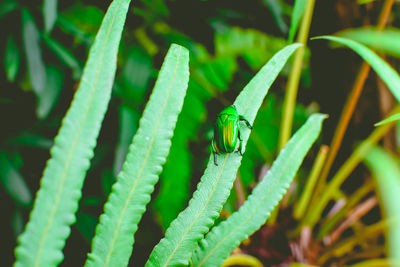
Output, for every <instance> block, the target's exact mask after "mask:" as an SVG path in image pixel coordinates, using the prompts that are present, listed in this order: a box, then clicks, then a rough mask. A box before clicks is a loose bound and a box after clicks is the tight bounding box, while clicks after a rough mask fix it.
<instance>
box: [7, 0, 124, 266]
mask: <svg viewBox="0 0 400 267" xmlns="http://www.w3.org/2000/svg"><path fill="white" fill-rule="evenodd" d="M129 2H130V1H129V0H116V1H114V2H113V3H112V4H111V5H110V8H109V10H108V12H107V14H106V16H105V18H104V20H103V22H102V25H101V27H100V30H99V32H98V34H97V37H96V40H95V42H94V44H93V46H92V48H91V49H90V52H89V59H88V61H87V64H86V67H85V70H84V73H83V76H82V80H81V82H80V86H79V88H78V90H77V92H76V94H75V97H74V100H73V101H72V104H71V107H70V109H69V110H68V112H67V114H66V116H65V117H64V120H63V123H62V126H61V128H60V131H59V133H58V135H57V137H56V138H55V144H54V146H53V148H52V149H51V151H50V153H51V159H50V160H49V161H48V162H47V166H46V169H45V171H44V174H43V178H42V180H41V187H40V189H39V191H38V193H37V197H36V200H35V203H34V207H33V210H32V212H31V215H30V220H29V222H28V224H27V227H26V229H25V232H24V233H23V234H22V235H21V236H20V237H19V239H18V247H17V249H16V252H15V253H16V259H17V262H16V264H15V266H35V267H38V266H46V267H47V266H56V265H57V264H59V263H60V262H61V261H62V259H63V254H62V249H63V247H64V245H65V240H66V238H67V237H68V236H69V234H70V225H71V224H72V223H74V222H75V215H74V214H75V212H76V210H77V208H78V201H79V199H80V197H81V188H82V184H83V180H84V178H85V174H86V171H87V169H88V168H89V164H90V163H89V160H90V159H91V158H92V156H93V149H94V147H95V145H96V139H97V136H98V134H99V130H100V125H101V122H102V120H103V118H104V114H105V111H106V109H107V104H108V101H109V99H110V95H111V88H112V84H113V81H114V76H115V70H116V61H117V52H118V45H119V41H120V39H121V32H122V29H123V26H124V23H125V17H126V13H127V11H128V7H129Z"/></svg>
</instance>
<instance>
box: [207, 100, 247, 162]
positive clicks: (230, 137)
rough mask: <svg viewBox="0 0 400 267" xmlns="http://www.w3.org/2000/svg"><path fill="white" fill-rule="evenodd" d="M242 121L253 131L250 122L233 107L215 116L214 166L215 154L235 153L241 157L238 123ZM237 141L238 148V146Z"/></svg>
mask: <svg viewBox="0 0 400 267" xmlns="http://www.w3.org/2000/svg"><path fill="white" fill-rule="evenodd" d="M240 121H244V122H245V123H246V125H247V127H249V128H250V129H253V126H251V124H250V122H249V121H248V120H247V119H246V118H245V117H244V116H242V115H239V114H238V112H237V110H236V107H235V105H231V106H228V107H226V108H224V109H223V110H222V111H221V112H220V113H219V114H218V116H217V121H216V122H215V127H214V139H213V142H212V151H213V155H214V164H215V165H218V163H217V154H224V153H231V152H233V151H235V149H236V147H237V151H238V152H239V153H240V155H242V138H241V136H240V127H239V122H240ZM238 140H239V146H238Z"/></svg>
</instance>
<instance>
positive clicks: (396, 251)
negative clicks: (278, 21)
mask: <svg viewBox="0 0 400 267" xmlns="http://www.w3.org/2000/svg"><path fill="white" fill-rule="evenodd" d="M364 161H365V163H366V164H367V165H368V167H369V168H370V169H371V171H372V173H374V175H375V178H376V179H375V181H376V182H377V184H378V189H379V191H380V196H381V198H382V202H383V205H384V206H385V210H386V212H387V215H388V216H389V217H390V218H392V219H394V223H393V224H391V225H390V227H389V230H388V239H389V256H390V257H392V258H393V259H394V260H395V261H397V262H400V218H399V203H400V181H399V177H400V168H399V164H398V162H397V161H396V160H395V159H393V158H392V157H391V156H390V154H389V153H387V152H385V151H384V150H383V149H381V148H378V147H375V148H372V149H371V150H370V151H369V152H368V154H367V155H366V156H365V159H364Z"/></svg>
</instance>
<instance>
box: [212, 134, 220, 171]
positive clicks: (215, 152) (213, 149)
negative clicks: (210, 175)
mask: <svg viewBox="0 0 400 267" xmlns="http://www.w3.org/2000/svg"><path fill="white" fill-rule="evenodd" d="M211 147H212V152H213V156H214V164H215V166H218V163H217V154H218V153H217V151H216V150H215V146H214V139H213V140H212V145H211Z"/></svg>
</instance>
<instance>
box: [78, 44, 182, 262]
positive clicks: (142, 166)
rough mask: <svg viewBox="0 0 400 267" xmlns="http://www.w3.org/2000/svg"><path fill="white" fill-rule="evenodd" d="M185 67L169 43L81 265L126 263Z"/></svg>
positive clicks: (163, 152)
mask: <svg viewBox="0 0 400 267" xmlns="http://www.w3.org/2000/svg"><path fill="white" fill-rule="evenodd" d="M188 64H189V52H188V51H187V50H186V49H185V48H183V47H182V46H178V45H172V46H171V48H170V50H169V52H168V54H167V56H166V58H165V61H164V64H163V66H162V68H161V71H160V74H159V76H158V80H157V82H156V85H155V87H154V91H153V94H152V95H151V98H150V100H149V103H148V104H147V106H146V109H145V110H144V114H143V117H142V119H141V120H140V126H139V129H138V132H137V134H136V135H135V137H134V138H133V142H132V145H131V146H130V149H129V153H128V156H127V159H126V161H125V163H124V165H123V168H122V171H121V172H120V174H119V175H118V178H117V182H116V183H115V184H114V186H113V188H112V192H111V195H110V197H109V200H108V201H107V203H106V205H105V208H104V210H105V212H104V214H103V215H102V216H101V217H100V224H99V225H98V226H97V228H96V236H95V238H94V240H93V245H92V246H93V249H92V251H93V252H92V253H90V254H89V258H88V260H87V262H86V265H85V266H88V267H90V266H93V267H94V266H104V267H105V266H126V265H128V261H129V257H130V255H131V251H132V246H133V242H134V234H135V232H136V230H137V228H138V223H139V221H140V218H141V217H142V215H143V213H144V211H145V210H146V205H147V203H148V202H149V201H150V195H151V193H152V192H153V190H154V184H155V183H156V182H157V180H158V176H159V174H160V172H161V170H162V165H163V164H164V163H165V161H166V157H167V155H168V152H169V148H170V146H171V138H172V135H173V130H174V128H175V124H176V121H177V117H178V114H179V113H180V111H181V109H182V105H183V99H184V97H185V94H186V88H187V84H188V81H189V66H188Z"/></svg>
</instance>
